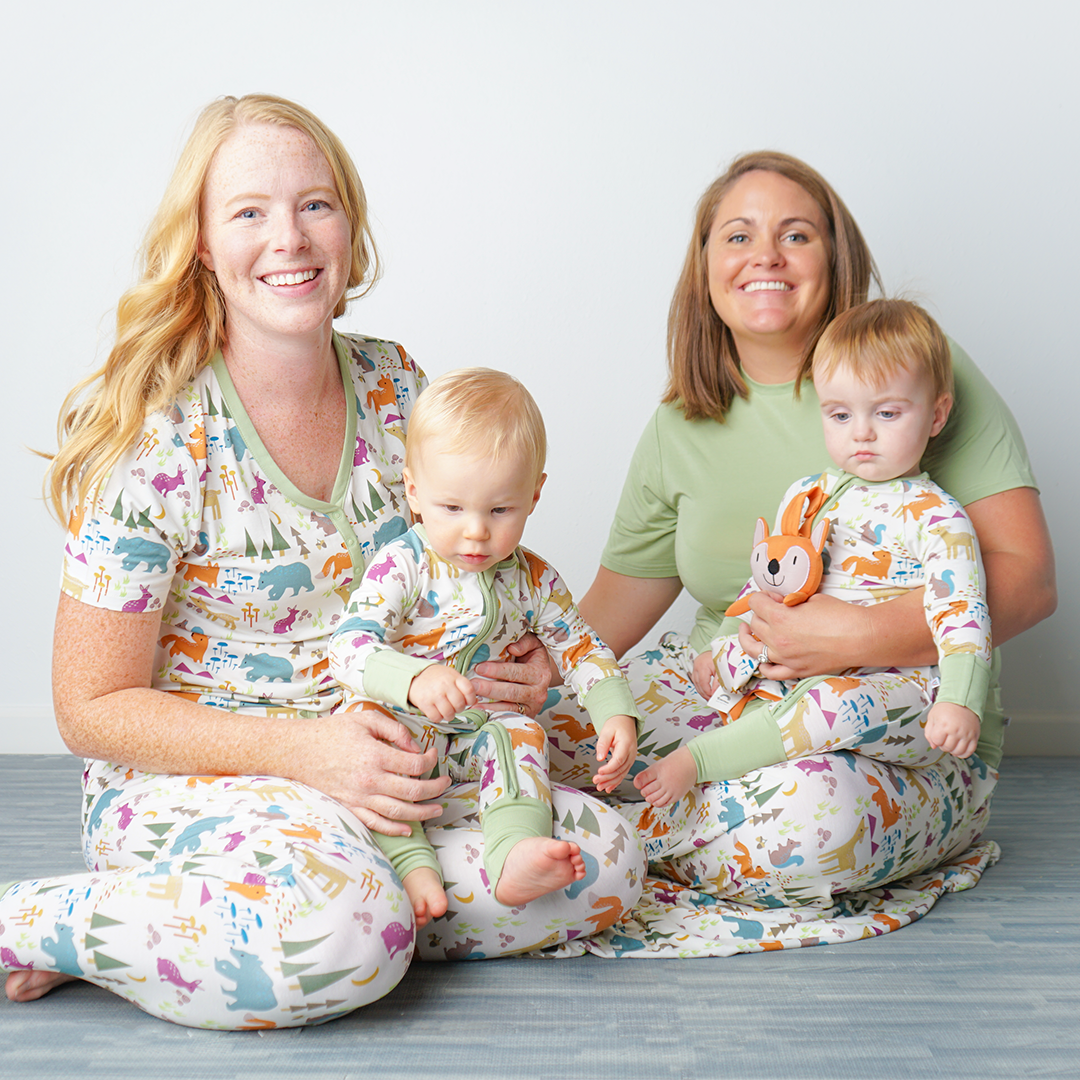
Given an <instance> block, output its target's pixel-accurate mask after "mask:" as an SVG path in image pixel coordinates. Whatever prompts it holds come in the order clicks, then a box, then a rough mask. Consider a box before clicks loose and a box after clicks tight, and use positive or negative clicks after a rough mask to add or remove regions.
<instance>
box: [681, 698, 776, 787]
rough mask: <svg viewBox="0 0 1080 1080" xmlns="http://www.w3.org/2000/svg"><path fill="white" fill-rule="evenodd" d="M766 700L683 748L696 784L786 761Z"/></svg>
mask: <svg viewBox="0 0 1080 1080" xmlns="http://www.w3.org/2000/svg"><path fill="white" fill-rule="evenodd" d="M769 704H770V703H769V702H766V701H762V702H760V703H759V702H751V703H750V704H749V705H747V707H746V709H745V710H744V712H743V714H742V716H740V717H739V719H738V720H735V721H734V722H733V723H730V724H727V725H725V726H724V727H722V728H714V729H713V730H712V731H706V732H705V733H704V734H703V735H699V736H698V737H697V738H696V739H692V740H691V741H690V742H689V743H688V744H687V745H688V746H689V749H690V755H691V757H693V759H694V762H695V764H696V765H697V771H698V775H697V782H698V783H699V784H707V783H710V782H712V781H713V780H735V779H737V778H738V777H740V776H743V775H744V774H746V773H748V772H751V771H753V770H754V769H762V768H764V767H765V766H766V765H775V764H777V763H778V762H780V761H786V760H787V753H786V752H785V751H784V740H783V739H782V738H781V736H780V727H779V725H778V724H777V722H776V720H775V719H774V717H773V716H772V715H771V713H770V712H769V709H768V705H769Z"/></svg>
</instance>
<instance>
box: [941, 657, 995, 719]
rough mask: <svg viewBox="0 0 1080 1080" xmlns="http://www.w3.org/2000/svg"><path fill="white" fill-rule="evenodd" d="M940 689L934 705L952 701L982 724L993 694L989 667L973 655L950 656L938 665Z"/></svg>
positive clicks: (981, 659) (942, 659)
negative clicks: (970, 712) (989, 693)
mask: <svg viewBox="0 0 1080 1080" xmlns="http://www.w3.org/2000/svg"><path fill="white" fill-rule="evenodd" d="M938 671H939V672H940V674H941V686H940V687H938V692H937V696H936V697H935V698H934V700H935V701H951V702H952V703H953V704H954V705H963V706H964V707H965V708H968V709H970V710H971V711H972V712H973V713H975V715H976V716H978V718H979V719H980V720H982V718H983V713H984V712H985V711H986V695H987V693H988V692H989V690H990V665H989V664H988V663H987V662H986V661H985V660H984V659H983V658H982V657H981V656H976V655H975V654H974V653H948V654H946V655H945V656H943V657H942V658H941V660H940V661H939V662H938Z"/></svg>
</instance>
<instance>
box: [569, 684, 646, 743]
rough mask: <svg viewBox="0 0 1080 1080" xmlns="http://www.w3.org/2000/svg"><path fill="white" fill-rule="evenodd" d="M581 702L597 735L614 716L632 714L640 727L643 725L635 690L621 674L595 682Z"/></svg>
mask: <svg viewBox="0 0 1080 1080" xmlns="http://www.w3.org/2000/svg"><path fill="white" fill-rule="evenodd" d="M581 704H582V706H583V707H584V708H585V711H586V712H587V713H588V714H589V719H590V720H591V721H592V726H593V728H594V729H595V731H596V734H597V735H599V734H600V732H601V731H602V730H603V728H604V724H606V723H607V722H608V720H610V719H611V717H613V716H632V717H633V718H634V719H635V720H636V721H637V724H638V727H640V726H641V713H640V712H639V711H638V707H637V705H635V704H634V692H633V691H632V690H631V689H630V684H629V683H628V682H627V681H626V680H625V679H624V678H623V677H622V676H621V675H612V676H611V677H610V678H607V679H601V680H600V681H599V682H598V683H595V684H594V685H593V687H592V689H591V690H589V692H588V693H587V694H586V695H585V696H584V697H583V698H582V699H581Z"/></svg>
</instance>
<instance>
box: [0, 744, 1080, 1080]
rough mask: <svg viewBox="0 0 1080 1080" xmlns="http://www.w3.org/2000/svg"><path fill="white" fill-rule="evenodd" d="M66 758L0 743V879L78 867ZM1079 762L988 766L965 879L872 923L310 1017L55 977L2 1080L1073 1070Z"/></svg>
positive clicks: (1079, 937) (527, 967) (573, 966)
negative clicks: (866, 928)
mask: <svg viewBox="0 0 1080 1080" xmlns="http://www.w3.org/2000/svg"><path fill="white" fill-rule="evenodd" d="M78 769H79V763H78V762H76V761H74V760H72V759H67V758H61V757H46V756H42V757H33V756H8V757H4V756H0V880H10V879H14V878H19V877H29V876H37V875H41V874H44V873H56V872H63V871H65V870H79V869H81V863H80V858H79V854H78V836H77V830H76V821H77V807H78V783H77V780H78V777H77V773H78ZM1078 772H1080V761H1078V760H1077V759H1068V758H1066V759H1062V760H1051V759H1049V758H1017V759H1013V760H1010V761H1007V762H1006V768H1005V769H1004V770H1003V779H1002V781H1001V784H1000V786H999V788H998V794H997V796H996V803H995V810H994V817H993V820H992V822H991V826H990V829H989V832H988V834H987V835H988V836H989V837H991V838H993V839H996V840H997V841H998V842H999V843H1000V844H1001V847H1002V850H1003V853H1004V856H1003V858H1002V861H1001V862H1000V863H999V864H998V865H997V866H996V867H994V868H992V869H991V870H989V871H988V872H987V874H986V876H985V877H984V879H983V881H982V882H981V883H980V885H979V886H978V888H976V889H974V890H971V891H969V892H966V893H961V894H958V895H947V896H946V897H944V898H943V899H942V900H941V901H940V902H939V903H938V904H937V906H936V907H935V908H934V909H933V910H932V911H931V912H930V914H929V915H928V916H927V917H926V918H925V919H923V920H922V921H921V922H918V923H915V924H914V925H912V926H909V927H907V928H905V929H904V930H901V931H899V932H897V933H893V934H887V935H885V936H884V937H881V938H875V939H872V940H867V941H859V942H853V943H851V944H846V945H832V946H826V947H820V948H808V949H798V950H793V951H788V952H783V953H762V954H753V955H748V956H736V957H731V958H728V959H715V960H684V961H678V960H666V961H648V960H635V959H626V960H618V961H614V960H608V961H604V960H596V959H595V958H592V957H583V958H581V959H578V960H563V961H543V960H520V959H510V960H495V961H483V962H478V963H467V962H466V963H456V964H416V965H414V966H413V967H412V969H411V970H410V971H409V973H408V975H407V976H406V978H405V980H404V981H403V982H402V984H401V985H400V986H399V987H398V988H397V989H396V990H394V991H393V992H392V993H391V994H389V995H388V996H387V997H385V998H384V999H383V1000H382V1001H380V1002H378V1003H377V1004H376V1005H373V1006H371V1007H369V1008H368V1009H365V1010H362V1011H360V1012H357V1013H353V1014H352V1015H351V1016H348V1017H345V1018H344V1019H341V1020H338V1021H335V1022H334V1023H332V1024H329V1025H327V1026H325V1027H320V1028H310V1029H293V1030H291V1031H279V1032H267V1033H261V1034H258V1033H240V1034H222V1033H217V1032H201V1031H192V1030H190V1029H187V1028H181V1027H175V1026H173V1025H171V1024H167V1023H163V1022H161V1021H159V1020H154V1019H151V1018H150V1017H148V1016H145V1015H144V1014H142V1013H140V1012H138V1011H137V1010H136V1009H134V1008H132V1007H131V1006H129V1005H127V1004H125V1003H124V1002H122V1001H120V1000H118V999H116V998H113V997H112V996H111V995H110V994H108V993H105V992H103V991H101V990H98V989H97V988H95V987H91V986H88V985H87V984H85V983H74V984H69V985H67V986H65V987H62V988H61V989H59V990H58V991H56V992H55V993H54V994H52V995H50V996H49V997H47V998H45V999H43V1000H42V1001H39V1002H36V1003H33V1004H29V1005H12V1004H10V1003H9V1002H8V1001H7V1000H6V999H0V1077H4V1078H7V1077H15V1076H20V1077H98V1076H102V1077H104V1076H108V1077H139V1078H144V1077H145V1078H149V1077H154V1078H164V1077H183V1078H192V1077H215V1078H217V1077H221V1078H224V1077H249V1076H250V1077H259V1078H260V1080H269V1078H274V1077H290V1078H292V1077H318V1078H339V1077H379V1078H383V1077H385V1078H387V1080H397V1078H401V1080H422V1078H425V1077H439V1078H441V1080H455V1078H458V1077H461V1078H469V1080H471V1078H483V1080H487V1078H492V1080H504V1078H506V1080H509V1078H515V1077H544V1078H552V1080H561V1078H583V1080H585V1078H590V1080H591V1078H595V1080H605V1078H608V1077H611V1078H619V1080H636V1078H639V1077H641V1078H645V1077H648V1078H654V1077H655V1078H663V1077H682V1078H692V1080H706V1078H711V1077H746V1078H751V1077H752V1078H774V1077H775V1078H781V1077H784V1078H802V1077H806V1078H819V1077H820V1078H827V1077H837V1078H841V1077H842V1078H847V1077H851V1078H868V1080H869V1078H873V1080H904V1078H907V1077H912V1078H914V1077H957V1078H960V1077H972V1078H989V1077H1006V1076H1007V1077H1024V1076H1032V1077H1080V857H1078V852H1080V844H1078V840H1080V786H1078V784H1077V774H1078Z"/></svg>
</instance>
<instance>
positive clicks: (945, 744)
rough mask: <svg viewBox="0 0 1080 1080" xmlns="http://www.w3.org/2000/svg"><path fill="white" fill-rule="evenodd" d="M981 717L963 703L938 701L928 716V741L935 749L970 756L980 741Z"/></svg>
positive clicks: (961, 756)
mask: <svg viewBox="0 0 1080 1080" xmlns="http://www.w3.org/2000/svg"><path fill="white" fill-rule="evenodd" d="M979 730H980V724H979V718H978V717H977V716H976V715H975V714H974V713H973V712H972V711H971V710H970V709H967V708H965V707H964V706H963V705H957V704H955V703H954V702H951V701H936V702H934V704H933V705H931V706H930V712H929V713H928V714H927V717H926V741H927V742H928V743H929V744H930V745H931V746H932V747H934V749H935V750H944V751H945V752H946V753H947V754H952V756H953V757H958V758H968V757H971V755H972V754H974V753H975V747H976V746H977V745H978V743H979Z"/></svg>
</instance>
